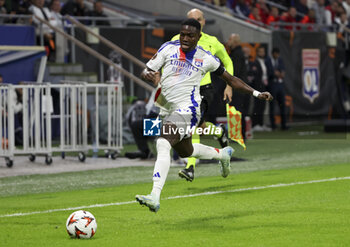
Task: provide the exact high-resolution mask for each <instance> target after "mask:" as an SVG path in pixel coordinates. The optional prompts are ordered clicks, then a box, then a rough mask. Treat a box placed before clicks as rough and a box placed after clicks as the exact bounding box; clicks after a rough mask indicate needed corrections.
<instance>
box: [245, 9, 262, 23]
mask: <svg viewBox="0 0 350 247" xmlns="http://www.w3.org/2000/svg"><path fill="white" fill-rule="evenodd" d="M248 19H249V20H253V22H251V23H253V24H256V25H257V23H256V22H262V19H261V16H260V13H259V9H258V8H257V7H253V8H252V10H251V11H250V14H249V15H248ZM249 20H247V21H248V22H250V21H249Z"/></svg>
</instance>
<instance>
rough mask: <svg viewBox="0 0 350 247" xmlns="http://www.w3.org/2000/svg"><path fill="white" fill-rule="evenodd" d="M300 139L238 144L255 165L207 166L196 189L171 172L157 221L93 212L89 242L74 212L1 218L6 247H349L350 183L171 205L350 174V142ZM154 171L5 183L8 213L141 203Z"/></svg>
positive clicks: (114, 210)
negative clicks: (77, 228)
mask: <svg viewBox="0 0 350 247" xmlns="http://www.w3.org/2000/svg"><path fill="white" fill-rule="evenodd" d="M276 133H277V134H276ZM293 133H294V134H297V133H298V130H295V131H291V132H289V133H287V134H284V133H283V135H284V137H283V138H281V135H282V134H281V133H279V134H278V132H274V133H270V135H267V134H264V133H261V134H260V133H259V135H260V136H258V135H257V136H256V138H257V139H255V140H252V141H249V142H248V143H247V145H248V150H247V151H243V150H242V149H241V148H240V147H239V146H237V145H234V147H235V149H236V150H237V151H236V153H235V156H237V157H242V158H245V159H246V160H247V161H244V162H234V163H233V164H232V165H233V170H232V172H233V174H231V175H230V176H229V177H228V178H226V179H223V178H221V177H220V176H219V171H218V167H217V166H216V165H213V164H208V165H199V166H198V169H197V170H196V179H195V180H194V182H192V183H189V182H185V181H184V180H180V179H179V178H178V177H177V171H178V169H179V168H171V169H170V172H169V179H168V181H167V183H166V185H165V187H164V190H163V194H162V198H163V199H164V200H162V201H161V209H160V211H159V212H158V213H157V214H154V213H151V212H150V211H149V210H148V209H147V208H146V207H141V206H140V205H138V204H136V203H130V204H126V205H119V206H108V207H100V208H97V207H96V208H89V209H87V210H88V211H90V212H92V213H93V214H94V215H95V217H96V219H97V222H98V229H97V233H96V235H95V236H94V238H93V239H91V240H75V239H70V238H69V237H68V234H67V233H66V231H65V221H66V218H67V217H68V216H69V214H70V213H71V212H72V210H67V211H59V212H52V213H43V214H34V215H27V216H16V217H1V216H0V233H1V234H0V236H1V240H0V243H1V244H0V246H180V245H181V246H183V245H186V246H200V245H202V246H349V245H350V227H349V218H350V196H349V195H350V180H339V181H330V182H323V183H313V184H300V185H294V186H288V187H277V188H266V189H261V190H247V191H242V192H227V193H221V194H215V195H202V196H198V197H190V198H177V199H169V200H166V198H168V197H171V196H176V195H189V194H196V193H204V192H210V191H231V190H235V189H239V188H253V187H256V186H266V185H272V184H280V183H293V182H299V181H310V180H318V179H327V178H333V177H346V176H350V157H349V156H350V147H349V144H350V142H349V138H348V137H347V136H344V134H343V135H338V134H331V135H328V134H325V133H321V132H320V133H319V134H314V133H313V134H311V135H312V137H310V138H308V137H303V139H300V138H296V137H295V136H294V135H293ZM310 133H311V132H310ZM273 135H276V137H278V138H272V137H271V136H273ZM314 135H317V136H318V138H315V136H314ZM270 137H271V138H270ZM206 141H207V140H206ZM208 142H210V141H208ZM130 147H131V146H130ZM116 162H118V160H117V161H116ZM152 170H153V168H152V167H133V168H117V169H106V170H101V171H86V172H77V173H63V174H51V175H34V176H19V177H10V178H1V179H0V196H1V197H0V215H6V214H13V213H19V212H22V213H26V212H33V211H43V210H50V209H62V208H68V207H79V206H83V205H92V204H104V203H113V202H129V201H134V195H135V194H147V193H149V191H150V190H151V186H152V184H151V176H152Z"/></svg>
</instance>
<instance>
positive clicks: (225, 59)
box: [171, 32, 233, 86]
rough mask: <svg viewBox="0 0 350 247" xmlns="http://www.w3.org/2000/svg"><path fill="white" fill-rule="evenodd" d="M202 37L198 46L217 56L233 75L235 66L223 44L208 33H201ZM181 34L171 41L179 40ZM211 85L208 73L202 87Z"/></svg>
mask: <svg viewBox="0 0 350 247" xmlns="http://www.w3.org/2000/svg"><path fill="white" fill-rule="evenodd" d="M201 34H202V36H201V38H200V39H199V41H198V45H199V46H201V47H202V48H203V49H204V50H207V51H210V53H211V54H212V55H215V56H216V57H218V58H219V59H220V61H221V62H222V63H223V65H224V67H225V69H226V71H227V72H228V73H229V74H230V75H233V64H232V60H231V58H230V56H229V55H228V54H227V52H226V49H225V47H224V45H223V44H221V43H220V41H219V40H218V39H217V38H216V37H215V36H211V35H209V34H206V33H203V32H202V33H201ZM179 38H180V34H178V35H175V36H174V37H173V38H172V39H171V40H172V41H173V40H178V39H179ZM210 83H211V78H210V73H207V74H206V75H205V76H204V77H203V79H202V80H201V86H204V85H207V84H210Z"/></svg>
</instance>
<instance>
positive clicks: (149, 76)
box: [145, 70, 160, 86]
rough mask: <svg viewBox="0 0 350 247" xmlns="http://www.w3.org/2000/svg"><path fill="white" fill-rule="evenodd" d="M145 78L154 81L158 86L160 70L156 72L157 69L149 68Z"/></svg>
mask: <svg viewBox="0 0 350 247" xmlns="http://www.w3.org/2000/svg"><path fill="white" fill-rule="evenodd" d="M145 79H146V80H147V81H150V82H153V84H154V85H156V86H157V85H158V83H159V81H160V72H155V71H150V70H148V71H147V72H146V73H145Z"/></svg>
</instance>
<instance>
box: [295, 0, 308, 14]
mask: <svg viewBox="0 0 350 247" xmlns="http://www.w3.org/2000/svg"><path fill="white" fill-rule="evenodd" d="M295 8H296V9H297V11H298V12H299V13H301V14H304V15H307V14H308V13H309V7H308V6H307V0H297V1H296V3H295Z"/></svg>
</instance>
